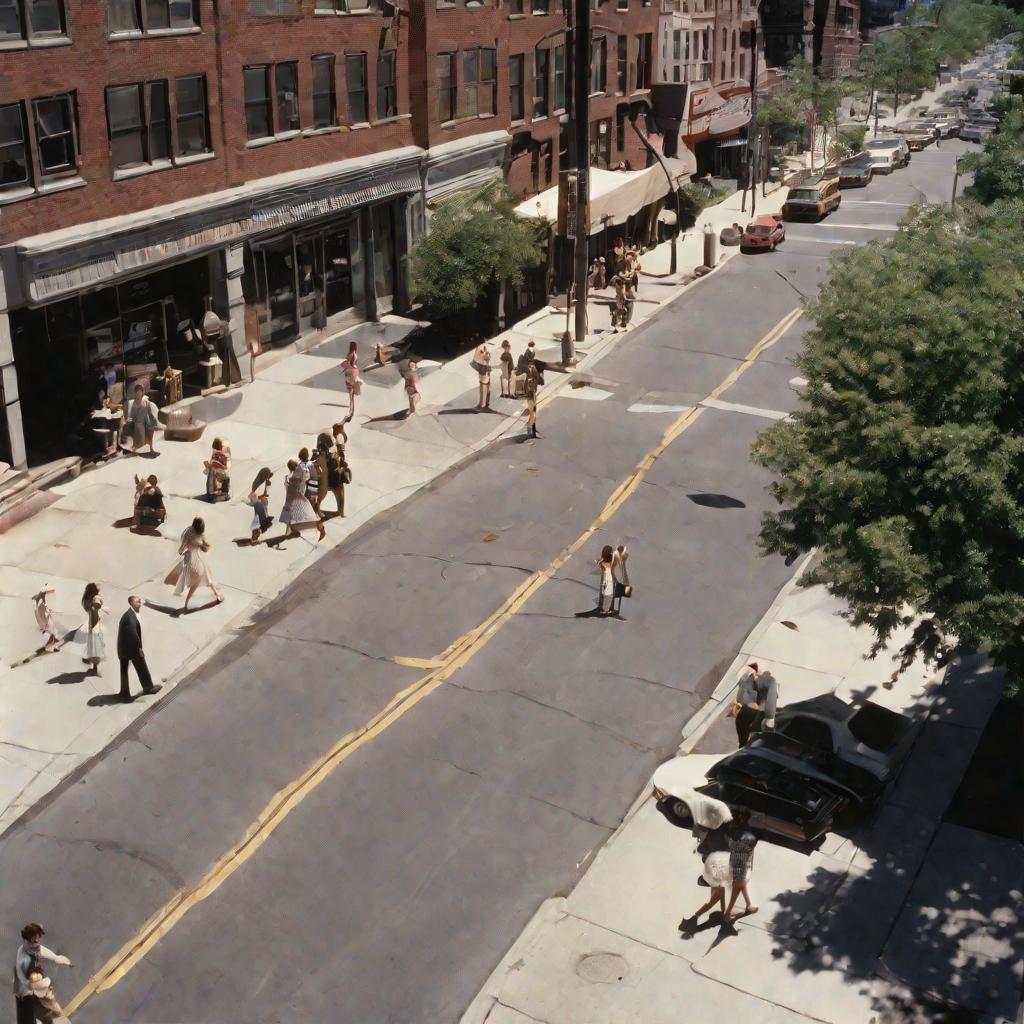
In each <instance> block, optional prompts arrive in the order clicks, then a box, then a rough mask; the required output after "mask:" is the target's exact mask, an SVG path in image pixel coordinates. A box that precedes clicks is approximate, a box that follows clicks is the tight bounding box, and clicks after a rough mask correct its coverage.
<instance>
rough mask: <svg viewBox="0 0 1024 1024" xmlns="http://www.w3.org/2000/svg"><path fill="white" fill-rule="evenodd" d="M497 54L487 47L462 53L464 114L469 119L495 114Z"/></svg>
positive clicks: (475, 48)
mask: <svg viewBox="0 0 1024 1024" xmlns="http://www.w3.org/2000/svg"><path fill="white" fill-rule="evenodd" d="M495 58H496V54H495V51H494V50H493V49H489V48H487V47H473V48H472V49H470V50H463V51H462V84H463V88H464V93H465V102H464V104H463V113H464V114H465V115H466V116H467V117H475V116H476V115H477V114H493V113H494V102H495V101H494V79H495V74H496V64H497V61H496V59H495Z"/></svg>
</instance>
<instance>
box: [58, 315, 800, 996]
mask: <svg viewBox="0 0 1024 1024" xmlns="http://www.w3.org/2000/svg"><path fill="white" fill-rule="evenodd" d="M801 312H802V310H801V309H799V308H798V309H794V310H793V311H792V312H791V313H789V314H787V315H786V316H785V317H783V319H782V320H780V321H779V323H778V324H776V325H775V327H773V328H772V329H771V330H770V331H769V332H768V333H767V334H766V335H765V336H764V337H763V338H762V339H761V340H760V341H759V342H758V343H757V344H756V345H755V346H754V347H753V348H752V349H751V350H750V352H749V353H748V354H747V356H746V357H745V359H744V360H743V362H741V363H740V364H739V365H738V366H737V367H736V368H735V369H734V370H733V371H732V372H731V373H730V374H729V376H728V377H726V378H725V380H724V381H722V383H721V384H719V385H718V387H716V388H715V390H714V391H712V392H711V394H710V395H709V396H708V398H718V397H719V396H720V395H722V394H723V393H724V392H725V391H726V390H728V388H730V387H731V386H732V385H733V384H734V383H735V382H736V381H737V380H738V379H739V377H740V375H741V374H743V373H744V372H745V371H746V370H747V369H748V368H749V367H750V366H751V365H752V364H753V363H754V361H755V360H756V359H757V357H758V356H759V355H760V354H761V352H763V351H764V349H765V348H767V347H768V346H769V345H771V344H773V343H774V342H775V341H777V340H778V339H779V338H780V337H781V336H782V335H783V334H785V332H786V331H787V330H789V328H790V327H791V326H792V325H793V324H794V323H795V322H796V321H797V320H798V319H799V317H800V315H801ZM703 411H704V410H703V409H701V408H700V407H696V408H693V409H687V410H686V411H685V412H683V413H682V414H681V415H680V416H679V417H678V418H677V419H676V420H675V422H673V423H672V425H671V426H670V427H669V428H668V429H667V430H666V431H665V433H664V435H663V436H662V439H661V441H659V442H658V444H657V445H656V446H655V447H654V448H652V449H651V450H650V451H649V452H648V453H647V454H646V455H645V456H644V457H643V458H642V459H641V460H640V462H639V463H638V464H637V466H636V468H635V469H634V470H633V472H632V473H630V475H629V476H628V477H627V478H626V479H625V480H624V481H623V482H622V483H621V484H620V485H619V486H618V487H617V488H616V489H615V490H614V491H613V492H612V494H611V496H610V497H609V498H608V501H607V502H606V503H605V505H604V508H603V509H602V510H601V513H600V515H598V517H597V518H596V519H595V520H594V521H593V522H592V523H591V524H590V526H588V527H587V528H586V530H584V531H583V533H582V534H581V535H580V536H579V537H578V538H577V539H576V540H575V541H574V542H573V543H572V544H571V545H570V546H569V547H567V548H566V549H565V550H563V551H562V552H561V553H560V554H559V555H558V556H557V557H555V558H554V559H553V560H552V561H551V562H550V563H549V564H548V565H547V566H546V567H545V568H543V569H540V570H538V571H537V572H535V573H533V574H532V575H531V576H530V577H529V578H528V579H526V580H524V581H523V583H521V584H520V585H519V586H518V587H517V588H516V589H515V591H513V593H512V594H511V595H510V596H509V597H508V598H507V599H506V600H505V601H504V602H503V603H502V604H501V605H500V606H499V607H498V608H497V610H496V611H494V612H493V613H492V614H491V615H489V616H488V617H487V618H486V619H485V620H484V621H483V622H481V623H480V624H479V625H477V626H474V627H473V629H471V630H469V632H467V633H464V634H463V635H462V636H460V637H459V638H458V639H457V640H456V641H455V642H454V643H453V644H452V645H451V646H450V647H449V648H448V649H447V650H446V651H444V653H442V654H441V655H439V656H438V657H437V658H436V659H418V658H403V657H397V658H395V661H396V662H397V663H398V664H401V665H410V666H413V667H417V668H419V667H431V666H436V667H434V668H433V670H432V671H431V672H429V673H428V674H427V675H425V676H421V677H420V678H419V679H417V680H416V681H415V682H414V683H412V684H411V685H410V686H408V687H406V688H405V689H404V690H402V691H401V692H400V693H397V694H396V695H395V696H394V697H392V698H391V700H390V701H388V703H387V704H386V705H385V706H384V707H383V708H382V709H381V710H380V711H379V712H378V713H377V714H376V715H374V716H373V718H371V719H370V720H369V721H368V722H367V723H366V724H365V725H363V726H361V727H360V728H358V729H355V730H353V731H352V732H350V733H347V734H346V735H345V736H343V737H342V738H341V739H339V740H338V741H337V742H336V743H335V744H334V745H333V746H332V747H331V748H330V750H328V751H327V752H326V753H325V754H324V755H323V756H321V757H320V758H319V759H318V760H317V761H315V762H314V763H313V764H312V765H310V767H309V768H307V769H306V771H305V772H303V774H302V775H300V776H299V777H298V778H297V779H295V780H294V781H292V782H290V783H289V784H288V785H287V786H285V787H284V788H283V789H282V790H280V791H279V792H278V793H277V794H276V795H275V796H274V797H273V798H272V799H271V800H270V802H269V803H268V804H267V805H266V807H264V809H263V811H262V812H261V813H260V815H259V817H258V818H257V819H256V820H255V821H254V822H253V823H252V825H251V826H250V827H249V828H248V830H247V831H246V833H245V835H244V836H243V837H242V839H241V840H240V841H239V842H238V843H236V844H235V845H234V846H232V847H231V848H230V849H229V850H227V852H225V853H224V854H223V855H222V856H221V857H219V858H218V860H217V862H216V863H215V864H214V865H213V867H212V868H210V870H209V871H208V872H207V873H206V874H205V875H204V876H203V877H202V879H200V881H199V882H197V883H196V884H195V885H193V886H190V887H189V888H187V889H182V890H181V891H180V892H178V893H176V894H175V895H174V896H173V897H172V898H171V899H170V900H168V902H167V903H165V904H164V905H163V906H162V907H161V908H160V909H159V910H158V911H157V912H156V913H155V914H153V915H152V916H151V917H150V918H149V920H148V921H146V923H145V924H144V925H143V926H142V927H141V928H140V929H139V931H138V932H137V933H136V934H135V935H134V936H133V937H132V938H131V939H130V940H129V941H128V942H127V943H125V945H123V946H122V947H121V948H120V949H119V950H118V951H117V952H116V953H115V954H114V955H113V956H112V957H111V958H110V959H109V960H108V961H107V962H106V963H105V964H104V965H103V966H102V967H101V968H100V969H99V970H98V971H97V972H96V973H95V974H94V975H93V976H92V977H91V978H90V979H89V980H88V982H86V984H85V985H84V986H83V987H82V989H81V991H79V992H77V993H76V994H75V997H74V998H73V999H72V1000H71V1001H70V1002H69V1003H68V1004H67V1005H66V1007H65V1013H66V1014H67V1015H69V1016H70V1015H71V1014H73V1013H75V1012H76V1011H77V1010H79V1009H81V1007H82V1006H83V1005H84V1004H85V1003H86V1002H87V1001H88V1000H89V999H90V998H92V996H94V995H96V994H97V993H100V992H105V991H107V990H108V989H110V988H112V987H113V986H114V985H116V984H117V983H118V982H119V981H120V980H121V979H122V978H123V977H124V976H125V975H126V974H127V973H128V972H129V971H130V970H131V969H132V968H133V967H135V966H136V965H137V964H138V963H139V961H140V960H142V958H143V957H145V956H146V954H147V953H149V951H150V950H151V949H153V947H154V946H156V944H157V943H158V942H159V941H160V940H161V939H162V938H163V937H164V936H165V935H167V933H168V932H170V930H171V929H172V928H173V927H174V926H175V925H176V924H177V923H178V922H179V921H180V920H181V919H182V918H183V917H184V916H185V915H186V914H187V913H188V912H189V911H190V910H191V909H192V908H193V907H195V906H196V905H197V904H198V903H201V902H202V901H203V900H205V899H206V898H207V897H208V896H211V895H212V894H213V893H214V892H216V891H217V889H219V888H220V886H221V885H222V884H223V883H224V882H225V881H227V879H228V878H230V877H231V876H232V875H233V874H234V873H235V872H236V871H237V870H238V869H239V868H240V867H241V866H242V865H243V864H244V863H245V862H246V861H247V860H248V859H249V858H250V857H251V856H252V855H253V854H254V853H255V852H256V851H257V850H258V849H259V848H260V847H261V846H262V845H263V844H264V843H265V842H266V841H267V840H268V839H269V838H270V837H271V836H272V835H273V834H274V832H275V831H276V830H277V828H278V827H279V826H280V825H281V824H282V823H283V822H284V820H285V819H286V818H287V817H288V815H289V814H290V813H291V812H292V811H293V810H294V809H295V808H296V807H298V806H299V804H301V803H302V802H303V800H305V799H306V797H308V796H309V795H310V793H312V792H313V791H314V790H315V789H316V788H317V787H318V786H319V785H320V784H321V783H322V782H324V781H325V780H326V779H327V778H328V777H329V776H330V775H331V773H332V772H333V771H334V769H335V768H337V767H338V765H340V764H342V763H343V762H344V761H346V760H348V758H350V757H351V756H352V755H353V754H354V753H356V751H358V750H360V749H361V748H362V747H364V746H366V745H367V744H368V743H370V742H371V741H372V740H374V739H375V738H376V737H377V736H379V735H380V734H381V733H382V732H383V731H384V730H385V729H387V728H388V727H389V726H390V725H393V724H394V723H395V722H397V721H398V720H399V719H400V718H402V717H403V716H404V715H405V714H407V713H408V712H409V711H410V710H411V709H412V708H414V707H415V706H416V705H417V704H418V703H419V702H420V701H421V700H423V699H424V698H425V697H427V696H429V695H430V694H431V693H433V692H434V691H435V690H436V689H437V688H438V687H439V686H440V685H441V684H442V683H444V682H445V681H446V680H447V679H450V678H451V677H452V676H453V675H454V674H455V673H456V672H458V671H459V669H461V668H462V667H463V666H464V665H466V664H467V663H468V662H469V660H470V659H471V658H473V657H474V655H476V654H478V653H479V652H480V651H481V650H482V649H483V648H484V647H485V646H486V644H487V643H488V642H489V641H490V639H491V638H492V637H493V636H494V635H495V634H496V633H497V632H498V631H499V630H500V629H501V628H502V626H504V625H505V624H506V623H507V622H508V621H509V620H510V619H511V618H512V616H514V615H515V614H516V613H517V612H518V611H519V610H520V609H521V608H522V607H523V605H525V604H526V602H527V601H529V599H530V598H531V597H532V596H533V595H534V594H535V593H536V592H537V591H538V590H539V589H540V588H541V587H542V586H543V585H544V584H545V583H546V582H547V581H548V580H549V579H551V578H552V577H553V576H554V575H555V574H556V573H557V572H558V570H559V569H561V568H562V566H563V565H565V563H566V562H568V561H569V559H570V558H572V556H573V555H575V554H576V552H577V551H579V549H580V548H581V547H583V545H584V544H586V542H587V541H588V540H590V538H591V537H592V536H593V535H594V534H595V533H596V532H597V531H598V530H599V529H600V528H601V527H602V526H604V524H605V523H607V522H608V520H609V519H611V517H612V516H614V515H615V513H616V512H617V511H618V510H619V509H620V508H621V507H622V505H623V504H624V503H625V501H626V500H627V499H628V498H629V496H630V495H631V494H633V493H634V492H635V491H636V489H637V488H638V487H639V486H640V484H641V483H642V482H643V480H644V478H645V477H646V476H647V474H648V473H649V472H650V470H651V468H652V467H653V465H654V463H655V461H656V460H657V458H658V456H659V455H661V454H662V453H663V452H664V451H665V449H666V448H668V446H669V445H670V444H671V443H672V442H673V441H674V440H675V439H676V438H677V437H679V435H680V434H681V433H682V432H683V431H684V430H686V429H687V428H689V427H690V426H691V425H692V424H693V423H695V422H696V421H697V419H698V418H699V417H700V415H701V413H702V412H703Z"/></svg>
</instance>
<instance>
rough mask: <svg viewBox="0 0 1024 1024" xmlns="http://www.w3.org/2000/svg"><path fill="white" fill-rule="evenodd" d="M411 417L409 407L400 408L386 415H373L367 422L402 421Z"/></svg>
mask: <svg viewBox="0 0 1024 1024" xmlns="http://www.w3.org/2000/svg"><path fill="white" fill-rule="evenodd" d="M408 418H409V410H408V409H399V411H398V412H390V413H388V414H387V415H385V416H372V417H370V419H368V420H367V421H366V422H367V423H368V424H369V423H401V422H402V420H407V419H408Z"/></svg>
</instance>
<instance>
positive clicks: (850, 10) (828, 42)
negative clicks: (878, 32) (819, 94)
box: [762, 0, 861, 78]
mask: <svg viewBox="0 0 1024 1024" xmlns="http://www.w3.org/2000/svg"><path fill="white" fill-rule="evenodd" d="M860 22H861V2H860V0H764V7H763V10H762V24H763V26H764V35H765V52H766V55H767V58H768V62H769V63H770V64H774V65H775V66H777V67H784V66H785V65H786V64H788V63H789V62H790V61H791V60H793V58H794V57H801V58H803V60H804V61H805V62H806V63H808V64H810V65H811V66H812V67H815V68H818V69H819V70H820V72H821V73H822V74H823V75H824V76H825V77H827V78H843V77H844V76H846V75H848V74H850V73H851V72H852V71H853V70H855V69H856V67H857V62H858V60H859V58H860Z"/></svg>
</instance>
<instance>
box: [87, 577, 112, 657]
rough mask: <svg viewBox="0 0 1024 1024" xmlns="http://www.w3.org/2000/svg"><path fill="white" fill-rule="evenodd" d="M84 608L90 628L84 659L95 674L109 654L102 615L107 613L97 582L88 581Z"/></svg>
mask: <svg viewBox="0 0 1024 1024" xmlns="http://www.w3.org/2000/svg"><path fill="white" fill-rule="evenodd" d="M82 609H83V610H84V611H85V614H86V617H87V618H86V626H87V628H88V630H89V632H88V635H87V636H86V638H85V657H84V658H83V659H82V661H84V662H85V663H86V664H87V665H88V666H89V670H90V671H91V672H92V674H93V675H94V676H98V675H99V674H100V662H101V661H102V660H103V659H104V658H105V657H106V656H107V644H106V640H105V639H104V636H103V623H102V622H101V621H100V616H101V615H106V614H107V613H106V611H105V610H104V608H103V598H102V597H100V588H99V587H98V586H97V585H96V584H95V583H87V584H86V586H85V592H84V593H83V594H82Z"/></svg>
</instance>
